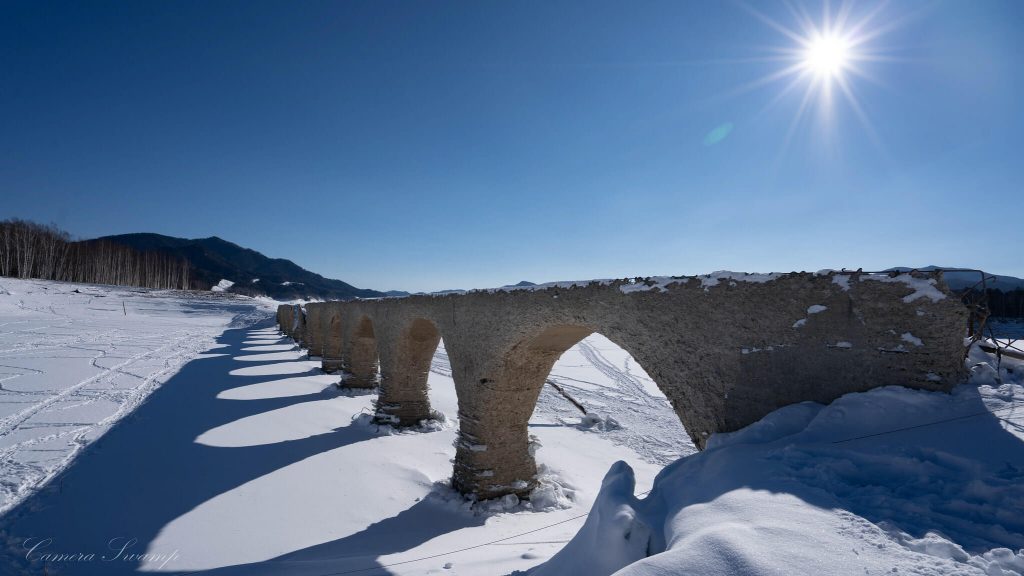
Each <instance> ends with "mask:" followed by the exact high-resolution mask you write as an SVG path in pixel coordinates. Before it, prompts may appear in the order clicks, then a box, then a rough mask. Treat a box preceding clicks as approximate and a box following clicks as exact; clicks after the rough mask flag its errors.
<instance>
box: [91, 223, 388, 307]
mask: <svg viewBox="0 0 1024 576" xmlns="http://www.w3.org/2000/svg"><path fill="white" fill-rule="evenodd" d="M94 241H105V242H112V243H115V244H121V245H124V246H130V247H132V248H135V249H136V250H140V251H157V252H163V253H166V254H170V255H173V256H176V257H178V258H182V259H185V260H187V261H188V262H189V264H190V265H191V274H192V277H193V286H194V287H195V288H197V289H200V290H209V289H211V288H213V287H216V286H218V284H219V285H220V287H219V289H225V290H227V291H229V292H235V293H238V294H246V295H250V296H255V295H266V296H270V297H271V298H276V299H278V300H290V299H294V298H309V299H314V298H321V299H330V300H351V299H354V298H379V297H383V296H401V295H404V294H405V292H397V291H391V292H380V291H377V290H367V289H362V288H356V287H355V286H352V285H351V284H348V283H346V282H342V281H341V280H333V279H330V278H324V277H323V276H321V275H319V274H316V273H313V272H310V271H309V270H306V269H305V268H302V267H301V266H299V265H297V264H295V263H294V262H292V261H290V260H285V259H283V258H268V257H267V256H264V255H263V254H260V253H259V252H257V251H255V250H251V249H249V248H243V247H241V246H239V245H238V244H234V243H232V242H228V241H227V240H223V239H221V238H218V237H216V236H211V237H210V238H199V239H195V240H189V239H186V238H175V237H173V236H164V235H161V234H149V233H141V234H120V235H116V236H104V237H102V238H96V239H95V240H94ZM222 280H227V281H228V282H226V283H221V281H222Z"/></svg>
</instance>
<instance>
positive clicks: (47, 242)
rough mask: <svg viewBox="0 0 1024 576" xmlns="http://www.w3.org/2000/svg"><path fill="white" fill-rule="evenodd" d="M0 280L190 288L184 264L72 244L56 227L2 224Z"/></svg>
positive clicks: (113, 247)
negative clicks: (6, 278)
mask: <svg viewBox="0 0 1024 576" xmlns="http://www.w3.org/2000/svg"><path fill="white" fill-rule="evenodd" d="M0 276H9V277H13V278H38V279H42V280H60V281H64V282H83V283H88V284H116V285H120V286H140V287H144V288H162V289H180V290H188V289H191V288H193V286H192V279H191V274H190V267H189V263H188V261H187V260H183V259H181V258H176V257H174V256H171V255H168V254H163V253H160V252H152V251H147V252H143V251H139V250H136V249H134V248H131V247H129V246H122V245H120V244H114V243H112V242H106V241H102V240H85V241H74V240H72V239H71V235H70V234H68V233H67V232H65V231H63V230H61V229H59V228H57V227H56V226H54V225H43V224H38V223H36V222H31V221H28V220H21V219H17V218H11V219H8V220H3V221H0Z"/></svg>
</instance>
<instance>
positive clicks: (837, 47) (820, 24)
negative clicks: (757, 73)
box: [743, 0, 898, 148]
mask: <svg viewBox="0 0 1024 576" xmlns="http://www.w3.org/2000/svg"><path fill="white" fill-rule="evenodd" d="M831 4H832V2H831V1H830V0H824V1H823V2H821V6H822V12H821V14H820V16H819V17H815V16H812V15H811V13H810V12H808V10H807V9H806V7H805V6H803V5H802V4H799V3H797V4H789V3H785V4H783V5H784V6H786V7H787V9H788V12H789V15H790V16H791V17H792V22H791V23H790V22H787V23H783V22H781V21H779V20H776V19H774V18H772V17H769V16H768V15H766V14H763V13H762V12H760V11H759V10H757V9H756V8H754V7H753V6H749V5H746V4H743V6H745V7H746V9H747V10H748V11H749V12H750V13H751V14H753V15H754V16H755V17H757V18H758V19H759V20H761V21H762V22H764V23H765V24H767V25H768V26H769V27H770V28H772V29H774V30H775V31H777V32H780V33H781V34H782V35H783V36H784V37H785V38H786V40H787V42H786V45H782V46H775V47H770V48H768V49H767V54H766V56H765V59H766V60H769V61H774V62H779V63H782V65H783V66H782V67H781V68H778V69H776V70H775V71H774V72H771V73H769V74H768V75H767V76H763V77H761V78H759V79H757V80H755V81H753V82H751V83H749V84H747V87H749V88H754V87H759V86H763V85H766V84H775V83H776V82H779V81H782V82H784V85H783V86H782V89H781V90H780V91H779V93H778V94H777V95H776V96H775V98H774V99H773V100H772V101H771V102H770V103H769V104H768V108H770V107H772V106H774V105H775V104H778V103H781V102H783V101H787V100H788V101H795V102H796V103H797V105H796V114H795V116H794V118H793V120H792V122H791V123H790V129H789V131H788V133H787V135H786V140H785V142H784V144H783V148H785V146H787V145H788V142H789V139H790V137H791V136H792V135H793V132H794V131H795V130H796V128H797V125H799V124H801V122H802V119H803V118H804V117H805V116H806V113H807V111H808V110H809V109H811V108H817V109H818V111H819V114H818V115H817V116H818V118H819V119H820V121H821V122H822V126H823V127H825V128H826V129H827V130H830V129H831V127H833V126H835V125H836V123H834V122H832V119H833V117H834V116H835V113H836V110H837V107H838V106H840V105H845V106H844V107H845V108H847V109H848V110H850V111H851V112H853V114H854V115H855V116H856V117H857V119H858V120H859V121H860V123H861V124H862V125H863V127H864V128H865V129H866V130H867V132H868V135H869V136H870V137H871V138H872V139H873V140H876V143H877V137H876V136H875V133H874V128H873V127H872V126H871V122H870V120H869V119H868V115H867V113H866V111H865V110H864V109H863V107H862V106H861V103H860V101H859V100H858V98H857V96H856V94H855V88H856V86H855V83H857V82H858V81H860V80H869V81H873V82H875V81H877V80H876V79H875V78H874V77H873V75H872V74H871V73H870V71H869V69H870V68H871V67H872V65H874V64H877V63H880V62H887V61H893V58H892V57H891V55H889V54H886V53H885V50H884V49H883V48H882V47H881V46H877V45H876V42H875V40H876V39H877V38H878V37H879V36H882V35H884V34H886V33H887V32H889V31H891V30H892V29H893V28H894V27H895V26H894V22H895V21H898V19H897V20H893V19H891V18H889V17H888V15H885V16H883V12H884V11H885V10H884V7H885V4H879V5H877V6H874V7H872V8H869V9H868V10H866V11H863V12H861V13H859V14H858V13H856V12H858V11H857V10H855V8H854V5H853V2H852V0H841V1H840V3H839V6H838V9H837V10H834V11H833V10H832V6H831ZM886 20H888V21H886ZM794 93H796V94H797V95H798V96H797V97H796V98H790V96H791V95H793V94H794ZM801 93H802V94H801ZM766 109H767V108H766Z"/></svg>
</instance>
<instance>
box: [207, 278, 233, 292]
mask: <svg viewBox="0 0 1024 576" xmlns="http://www.w3.org/2000/svg"><path fill="white" fill-rule="evenodd" d="M234 285H235V283H234V282H232V281H231V280H221V281H220V282H217V285H216V286H214V287H213V288H210V290H211V291H212V292H227V291H228V288H231V287H232V286H234Z"/></svg>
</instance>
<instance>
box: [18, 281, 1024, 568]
mask: <svg viewBox="0 0 1024 576" xmlns="http://www.w3.org/2000/svg"><path fill="white" fill-rule="evenodd" d="M273 304H274V303H272V302H267V301H260V300H253V299H249V298H243V297H236V296H232V295H230V294H226V293H210V294H205V295H200V294H195V293H190V294H186V293H175V292H156V291H146V290H132V289H124V288H111V287H99V286H81V285H70V284H59V283H53V282H33V281H15V280H8V279H0V343H2V350H3V352H2V353H0V356H2V360H0V365H2V367H0V372H2V374H0V385H2V389H0V410H3V412H0V416H2V417H3V420H2V427H0V449H2V450H3V454H2V456H3V457H2V460H0V481H2V482H3V490H4V492H3V493H2V497H3V500H2V502H3V503H4V504H3V505H4V506H5V507H6V508H5V511H4V515H3V517H2V518H0V544H2V545H3V548H2V549H0V574H8V573H10V574H42V573H44V572H43V570H44V569H45V573H46V574H103V575H106V574H119V573H134V572H136V571H142V572H156V573H194V572H196V571H198V572H202V573H208V574H239V575H250V574H256V575H259V574H268V575H269V574H274V575H276V574H285V575H309V576H326V575H328V574H332V575H341V574H370V575H372V574H398V575H414V574H415V575H418V574H452V575H458V574H461V575H464V576H467V575H488V576H493V575H497V574H509V573H511V572H513V571H517V570H529V569H534V570H535V571H534V572H533V574H534V575H535V576H544V575H552V574H555V575H559V576H563V575H575V574H579V575H586V576H597V575H600V574H611V573H612V572H614V571H615V570H618V569H619V568H622V570H621V572H619V573H620V574H624V575H625V574H629V575H642V576H647V575H650V574H658V575H665V574H723V575H725V574H729V575H732V574H751V575H753V574H758V575H760V574H796V573H800V574H821V573H837V574H882V573H885V574H901V573H903V574H905V573H911V574H987V575H990V576H995V575H999V574H1014V573H1018V574H1024V557H1022V556H1021V554H1020V552H1018V550H1020V548H1022V547H1024V520H1022V519H1024V490H1022V489H1021V486H1022V485H1024V388H1022V386H1021V384H1022V381H1024V365H1022V364H1021V363H1019V362H1015V361H1013V360H1004V364H1003V369H1002V371H1001V373H996V372H995V371H994V370H993V369H992V368H991V367H990V363H992V359H991V358H990V357H988V356H985V355H984V353H982V352H981V351H980V350H977V349H976V350H974V351H973V353H972V357H971V358H970V364H971V365H972V366H974V365H976V367H975V368H974V376H973V378H972V381H971V382H970V383H968V384H964V385H962V386H961V387H959V388H958V389H957V390H956V392H955V393H954V394H952V395H945V394H936V393H926V392H917V391H910V390H905V389H900V388H886V389H880V390H874V391H871V392H868V393H864V394H851V395H848V396H846V397H844V398H843V399H841V400H839V401H837V402H835V403H833V404H832V405H830V406H827V407H822V406H818V405H814V404H800V405H796V406H791V407H788V408H784V409H782V410H779V411H776V412H775V413H773V414H771V415H769V416H768V417H767V418H765V419H764V420H762V421H761V422H759V423H757V424H754V425H752V426H750V427H748V428H747V429H744V430H742V431H740V432H737V433H733V434H730V435H717V436H714V437H712V439H711V443H710V448H709V449H708V450H707V451H705V452H704V453H701V454H695V450H694V448H693V446H692V444H691V443H690V441H689V439H688V437H687V436H686V434H685V432H684V431H683V429H682V427H681V425H680V424H679V422H678V419H677V418H676V417H675V415H674V414H673V413H672V411H671V409H670V408H669V406H668V404H667V402H666V400H665V398H664V396H663V395H662V394H661V393H660V392H659V391H658V390H657V388H656V387H655V386H654V384H653V382H652V381H651V380H650V378H649V377H647V375H646V374H645V373H644V372H643V370H642V369H641V368H640V367H639V366H637V365H636V364H635V362H634V361H633V360H632V359H631V358H630V357H629V356H628V354H626V353H625V352H624V351H622V350H621V349H619V348H618V347H616V346H615V345H614V344H612V343H611V342H609V341H608V340H607V339H605V338H603V337H601V336H600V335H594V336H591V337H589V338H587V339H585V340H584V341H583V342H581V343H580V344H579V345H577V346H576V347H574V348H573V349H571V350H569V351H568V352H567V353H566V354H565V355H564V356H563V357H562V358H561V359H560V360H559V362H558V363H557V364H556V366H555V368H554V370H553V373H552V375H551V377H550V380H551V381H552V382H553V383H555V384H557V385H559V386H561V387H563V388H564V389H565V390H566V391H567V392H568V393H569V394H570V395H571V396H573V397H574V398H575V399H577V400H579V401H580V402H582V403H583V404H584V405H585V406H586V407H587V408H588V410H590V411H591V412H594V413H596V414H597V415H599V416H600V417H599V418H592V419H588V420H585V421H584V420H582V419H581V415H580V413H579V412H578V410H577V409H576V408H575V407H573V406H572V405H571V404H570V403H569V402H568V401H567V400H566V399H565V398H563V396H562V395H561V394H559V393H558V392H557V391H556V390H555V389H554V387H551V386H546V387H545V389H544V392H543V393H542V394H541V397H540V400H539V402H538V405H537V408H536V411H535V413H534V416H533V418H532V419H531V423H530V426H531V433H532V434H533V435H535V437H536V438H537V440H538V441H539V443H540V445H541V448H540V449H539V450H538V451H537V459H538V462H539V463H540V465H541V470H542V479H541V480H542V490H541V492H539V493H537V494H536V496H537V497H536V498H535V499H534V502H533V503H531V504H525V503H515V502H491V503H484V504H476V505H474V506H471V505H470V504H469V503H467V502H466V501H464V500H463V499H462V498H461V497H459V496H458V495H456V494H454V493H453V492H452V491H451V490H450V489H449V488H448V486H447V485H446V481H447V479H448V477H449V476H450V474H451V462H450V459H451V458H452V457H453V456H454V448H453V447H452V443H453V442H454V440H455V435H456V430H457V426H458V423H457V422H455V421H451V420H449V421H447V422H446V423H445V424H444V425H443V426H441V427H440V429H436V430H433V431H419V432H402V433H395V432H394V431H393V430H391V429H388V428H378V427H376V426H374V425H371V424H369V423H368V422H369V420H370V418H369V415H370V414H371V413H372V403H373V400H374V397H375V396H374V395H373V394H369V393H354V392H343V391H340V390H338V389H337V388H336V387H335V386H334V385H333V384H334V383H335V382H336V381H337V377H336V376H329V375H324V374H321V373H320V372H319V370H318V365H319V363H318V362H316V361H311V360H309V359H308V358H307V357H306V355H305V353H304V352H303V351H301V350H298V349H297V348H296V347H295V346H294V344H293V343H292V342H291V341H289V340H287V339H285V338H282V337H281V336H280V334H279V333H278V332H277V331H276V329H275V328H274V327H273V326H272V324H271V320H270V315H271V314H272V312H273ZM997 377H998V378H997ZM429 382H430V385H431V400H432V402H433V404H434V406H435V407H436V408H437V409H439V410H440V411H442V412H443V413H445V414H447V415H448V416H449V417H454V415H456V414H457V402H456V398H455V393H454V385H453V383H452V380H451V374H450V367H449V364H448V361H447V357H446V355H445V352H444V349H443V346H442V347H441V348H440V349H439V350H438V351H437V353H436V354H435V357H434V362H433V366H432V369H431V374H430V380H429ZM673 462H674V463H673ZM665 465H668V466H667V467H665ZM609 470H610V472H609ZM606 473H607V476H606ZM659 473H661V475H660V477H659V478H658V480H657V482H656V483H655V476H656V475H658V474H659ZM602 478H604V487H603V491H602ZM655 484H656V488H654V490H653V492H651V493H650V495H647V492H648V491H649V490H651V489H652V487H654V486H655ZM591 510H593V512H592V513H590V514H589V516H588V512H591ZM584 523H586V524H584ZM581 528H582V529H581ZM627 535H628V537H627ZM574 538H575V539H574ZM570 540H572V542H571V543H570V544H568V545H567V544H566V543H567V542H569V541H570ZM560 551H561V552H560ZM556 554H557V556H555V555H556ZM649 555H650V556H649ZM552 557H554V559H553V560H551V559H552ZM548 560H551V561H550V562H548V563H547V564H543V565H542V566H541V567H539V568H537V566H538V565H541V564H542V563H544V562H546V561H548ZM631 562H635V563H633V564H630V563H631ZM627 564H629V565H628V566H627Z"/></svg>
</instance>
